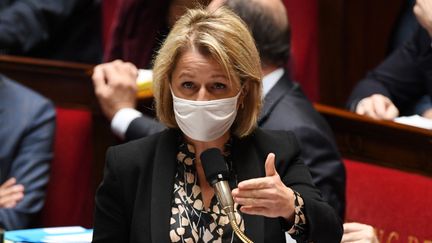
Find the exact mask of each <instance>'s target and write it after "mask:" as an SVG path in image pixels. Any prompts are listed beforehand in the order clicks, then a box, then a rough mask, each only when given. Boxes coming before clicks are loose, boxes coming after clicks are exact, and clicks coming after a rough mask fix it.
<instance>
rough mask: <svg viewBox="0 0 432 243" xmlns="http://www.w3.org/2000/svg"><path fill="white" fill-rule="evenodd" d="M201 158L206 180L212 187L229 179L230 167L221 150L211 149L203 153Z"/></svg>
mask: <svg viewBox="0 0 432 243" xmlns="http://www.w3.org/2000/svg"><path fill="white" fill-rule="evenodd" d="M200 158H201V164H202V166H203V169H204V174H205V176H206V179H207V181H208V182H209V183H210V184H211V185H213V184H214V183H216V182H218V181H223V180H228V179H229V170H228V166H227V163H226V162H225V159H224V157H223V155H222V153H221V151H220V149H218V148H209V149H207V150H205V151H204V152H202V153H201V156H200Z"/></svg>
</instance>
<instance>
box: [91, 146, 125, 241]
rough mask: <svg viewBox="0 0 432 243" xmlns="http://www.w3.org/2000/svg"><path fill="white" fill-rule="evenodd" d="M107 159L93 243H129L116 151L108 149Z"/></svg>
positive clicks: (95, 217)
mask: <svg viewBox="0 0 432 243" xmlns="http://www.w3.org/2000/svg"><path fill="white" fill-rule="evenodd" d="M106 158H107V159H106V164H105V170H104V178H103V181H102V183H101V185H100V186H99V188H98V190H97V192H96V205H95V207H96V208H95V216H94V226H93V228H94V229H93V241H92V242H94V243H97V242H129V240H128V235H129V234H128V230H127V225H128V224H127V223H126V220H125V212H124V209H125V208H126V206H125V205H124V204H123V201H122V197H121V194H122V191H123V190H122V189H121V188H122V187H121V180H120V178H119V177H118V176H117V175H116V173H115V169H114V163H115V162H116V160H117V158H116V153H115V149H113V148H110V149H108V151H107V155H106Z"/></svg>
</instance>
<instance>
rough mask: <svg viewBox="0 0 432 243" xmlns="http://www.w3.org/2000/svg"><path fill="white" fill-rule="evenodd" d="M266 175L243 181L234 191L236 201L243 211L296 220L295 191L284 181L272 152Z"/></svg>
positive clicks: (266, 164)
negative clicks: (277, 169)
mask: <svg viewBox="0 0 432 243" xmlns="http://www.w3.org/2000/svg"><path fill="white" fill-rule="evenodd" d="M265 171H266V176H265V177H262V178H256V179H250V180H245V181H242V182H240V183H239V184H238V188H236V189H234V190H233V191H232V195H233V198H234V201H235V202H236V203H238V204H240V205H242V206H241V208H240V210H241V211H242V212H243V213H247V214H255V215H263V216H266V217H272V218H275V217H283V218H285V219H286V220H288V221H290V222H292V221H293V220H294V192H293V190H291V189H290V188H289V187H286V186H285V184H283V183H282V181H281V179H280V176H279V174H278V173H277V171H276V167H275V155H274V154H273V153H270V154H269V155H268V156H267V160H266V163H265Z"/></svg>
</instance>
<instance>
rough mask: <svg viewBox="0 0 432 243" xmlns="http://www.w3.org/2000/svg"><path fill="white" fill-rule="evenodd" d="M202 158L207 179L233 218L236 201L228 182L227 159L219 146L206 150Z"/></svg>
mask: <svg viewBox="0 0 432 243" xmlns="http://www.w3.org/2000/svg"><path fill="white" fill-rule="evenodd" d="M200 158H201V163H202V166H203V169H204V174H205V176H206V179H207V181H208V183H209V184H210V185H212V186H213V188H214V190H215V194H216V197H217V199H218V201H219V204H220V205H221V206H222V209H223V210H224V211H225V213H226V214H227V215H228V217H229V218H230V220H231V217H233V216H234V201H233V198H232V196H231V189H230V187H229V184H228V180H229V171H228V166H227V164H226V163H225V159H224V157H223V156H222V153H221V151H220V150H219V149H218V148H210V149H207V150H205V151H204V152H202V153H201V156H200ZM234 218H235V217H234Z"/></svg>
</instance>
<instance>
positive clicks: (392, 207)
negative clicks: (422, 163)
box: [344, 160, 432, 243]
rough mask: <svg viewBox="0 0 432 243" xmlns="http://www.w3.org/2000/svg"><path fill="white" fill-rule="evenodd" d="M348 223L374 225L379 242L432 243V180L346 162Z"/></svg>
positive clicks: (392, 170)
mask: <svg viewBox="0 0 432 243" xmlns="http://www.w3.org/2000/svg"><path fill="white" fill-rule="evenodd" d="M344 163H345V166H346V172H347V193H346V195H347V211H346V221H355V222H361V223H366V224H369V225H372V226H373V227H374V228H375V229H376V231H377V235H378V239H379V240H380V242H392V243H398V242H408V243H424V242H432V178H430V177H425V176H420V175H417V174H414V173H409V172H404V171H400V170H395V169H389V168H385V167H381V166H376V165H372V164H368V163H362V162H356V161H350V160H345V161H344Z"/></svg>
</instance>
